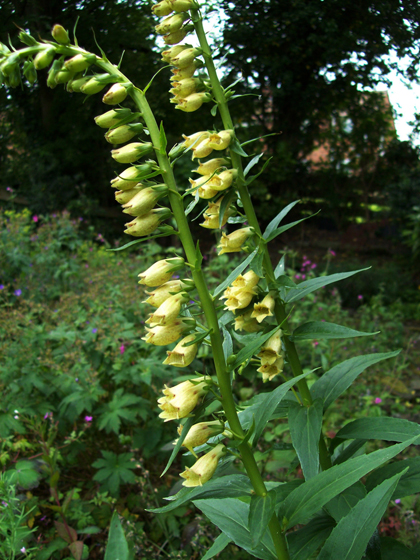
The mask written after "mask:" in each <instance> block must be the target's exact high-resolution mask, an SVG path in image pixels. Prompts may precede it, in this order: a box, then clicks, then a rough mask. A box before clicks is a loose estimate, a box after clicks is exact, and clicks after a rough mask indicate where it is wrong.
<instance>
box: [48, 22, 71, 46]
mask: <svg viewBox="0 0 420 560" xmlns="http://www.w3.org/2000/svg"><path fill="white" fill-rule="evenodd" d="M51 35H52V36H53V38H54V39H55V40H56V41H57V43H60V45H68V44H69V43H70V39H69V34H68V33H67V31H66V30H65V29H64V27H63V26H62V25H58V24H56V25H54V27H53V28H52V31H51Z"/></svg>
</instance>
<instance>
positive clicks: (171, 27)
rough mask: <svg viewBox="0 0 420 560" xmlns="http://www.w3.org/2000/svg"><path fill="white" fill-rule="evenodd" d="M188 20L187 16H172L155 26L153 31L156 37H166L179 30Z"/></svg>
mask: <svg viewBox="0 0 420 560" xmlns="http://www.w3.org/2000/svg"><path fill="white" fill-rule="evenodd" d="M187 19H189V16H188V15H187V14H173V15H172V16H169V17H167V18H166V19H164V20H163V21H162V22H161V23H159V25H156V27H155V30H156V33H157V34H158V35H167V34H168V33H174V32H175V31H178V30H179V29H181V27H182V25H183V23H184V21H185V20H187Z"/></svg>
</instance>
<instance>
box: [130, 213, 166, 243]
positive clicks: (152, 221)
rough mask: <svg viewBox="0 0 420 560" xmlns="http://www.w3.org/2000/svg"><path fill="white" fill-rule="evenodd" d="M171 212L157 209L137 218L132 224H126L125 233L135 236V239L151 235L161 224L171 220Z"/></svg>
mask: <svg viewBox="0 0 420 560" xmlns="http://www.w3.org/2000/svg"><path fill="white" fill-rule="evenodd" d="M170 215H171V211H170V210H169V209H168V208H155V209H154V210H150V211H149V212H147V213H146V214H143V215H141V216H137V217H136V218H134V220H132V221H131V222H128V223H127V224H125V227H126V229H125V230H124V233H127V234H128V235H134V236H135V237H143V236H144V235H150V234H151V233H153V232H154V231H155V229H156V228H157V227H159V224H160V223H161V222H162V221H163V220H166V219H167V218H169V216H170Z"/></svg>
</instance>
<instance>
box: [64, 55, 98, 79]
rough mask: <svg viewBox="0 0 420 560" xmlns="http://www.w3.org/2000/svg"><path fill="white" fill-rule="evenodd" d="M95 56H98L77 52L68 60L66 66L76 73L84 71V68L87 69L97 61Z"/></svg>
mask: <svg viewBox="0 0 420 560" xmlns="http://www.w3.org/2000/svg"><path fill="white" fill-rule="evenodd" d="M95 58H96V57H95V56H93V55H84V54H76V55H75V56H73V57H72V58H69V59H68V60H66V62H65V63H64V68H66V69H67V70H68V71H69V72H73V73H74V74H76V73H77V72H83V70H86V68H89V66H90V65H91V64H92V63H93V62H95Z"/></svg>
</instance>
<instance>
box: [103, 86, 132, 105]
mask: <svg viewBox="0 0 420 560" xmlns="http://www.w3.org/2000/svg"><path fill="white" fill-rule="evenodd" d="M126 97H127V88H126V87H124V86H123V85H122V84H114V85H113V86H111V87H110V88H109V90H108V91H107V92H106V94H105V95H104V96H103V97H102V102H103V103H105V104H106V105H118V104H119V103H122V102H123V101H124V99H125V98H126Z"/></svg>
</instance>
